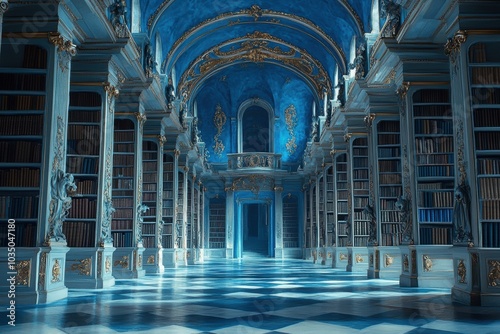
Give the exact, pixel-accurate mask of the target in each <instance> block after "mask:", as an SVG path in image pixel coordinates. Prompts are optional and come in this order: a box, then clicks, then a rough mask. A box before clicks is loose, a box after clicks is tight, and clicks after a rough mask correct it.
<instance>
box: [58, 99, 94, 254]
mask: <svg viewBox="0 0 500 334" xmlns="http://www.w3.org/2000/svg"><path fill="white" fill-rule="evenodd" d="M101 108H102V106H101V96H100V95H99V94H98V93H95V92H70V95H69V111H68V138H67V139H68V145H67V151H66V172H68V173H71V174H73V176H74V178H75V184H76V186H77V193H76V194H75V195H74V196H73V202H72V205H71V209H70V211H69V214H68V217H67V219H66V221H65V222H64V224H63V232H64V234H65V235H66V240H67V243H68V246H69V247H93V246H95V242H96V241H95V237H96V231H95V228H96V224H97V203H98V191H97V189H98V187H99V176H98V174H99V160H100V159H99V156H100V145H101Z"/></svg>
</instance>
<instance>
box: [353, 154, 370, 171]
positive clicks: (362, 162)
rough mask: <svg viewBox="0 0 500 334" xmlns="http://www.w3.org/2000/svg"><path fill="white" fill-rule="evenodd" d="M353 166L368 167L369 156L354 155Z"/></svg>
mask: <svg viewBox="0 0 500 334" xmlns="http://www.w3.org/2000/svg"><path fill="white" fill-rule="evenodd" d="M352 166H353V168H361V167H368V157H360V156H359V155H354V156H353V158H352Z"/></svg>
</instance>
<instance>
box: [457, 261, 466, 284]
mask: <svg viewBox="0 0 500 334" xmlns="http://www.w3.org/2000/svg"><path fill="white" fill-rule="evenodd" d="M457 276H458V277H459V279H458V282H459V283H466V282H465V278H466V276H467V268H466V267H465V264H464V260H462V259H460V260H459V261H458V265H457Z"/></svg>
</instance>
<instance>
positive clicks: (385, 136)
mask: <svg viewBox="0 0 500 334" xmlns="http://www.w3.org/2000/svg"><path fill="white" fill-rule="evenodd" d="M377 138H378V145H397V144H399V142H400V139H399V133H398V134H394V133H379V134H378V137H377Z"/></svg>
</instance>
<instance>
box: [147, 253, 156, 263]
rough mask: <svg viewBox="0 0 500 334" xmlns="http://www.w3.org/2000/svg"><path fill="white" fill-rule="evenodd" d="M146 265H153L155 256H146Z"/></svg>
mask: <svg viewBox="0 0 500 334" xmlns="http://www.w3.org/2000/svg"><path fill="white" fill-rule="evenodd" d="M147 263H148V264H155V256H154V255H150V256H148V261H147Z"/></svg>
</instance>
